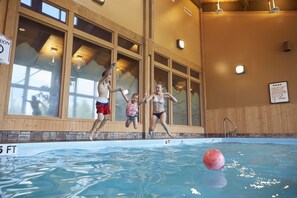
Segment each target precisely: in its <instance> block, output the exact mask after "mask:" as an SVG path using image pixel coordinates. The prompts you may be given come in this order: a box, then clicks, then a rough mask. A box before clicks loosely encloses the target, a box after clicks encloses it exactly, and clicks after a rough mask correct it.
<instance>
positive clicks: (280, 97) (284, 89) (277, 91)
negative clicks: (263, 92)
mask: <svg viewBox="0 0 297 198" xmlns="http://www.w3.org/2000/svg"><path fill="white" fill-rule="evenodd" d="M269 95H270V103H272V104H275V103H282V102H289V92H288V82H287V81H284V82H275V83H269Z"/></svg>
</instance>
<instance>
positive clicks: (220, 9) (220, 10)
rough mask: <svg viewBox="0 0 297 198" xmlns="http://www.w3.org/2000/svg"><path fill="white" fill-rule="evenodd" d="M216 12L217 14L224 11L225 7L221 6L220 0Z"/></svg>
mask: <svg viewBox="0 0 297 198" xmlns="http://www.w3.org/2000/svg"><path fill="white" fill-rule="evenodd" d="M216 13H217V14H222V13H223V9H222V8H220V0H218V4H217V10H216Z"/></svg>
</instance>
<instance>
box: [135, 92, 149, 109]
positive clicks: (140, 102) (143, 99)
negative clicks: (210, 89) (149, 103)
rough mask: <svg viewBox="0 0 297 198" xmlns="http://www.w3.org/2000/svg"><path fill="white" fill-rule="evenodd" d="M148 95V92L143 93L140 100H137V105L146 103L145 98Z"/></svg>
mask: <svg viewBox="0 0 297 198" xmlns="http://www.w3.org/2000/svg"><path fill="white" fill-rule="evenodd" d="M148 96H149V95H148V93H145V94H144V97H143V98H142V100H140V101H139V102H138V106H139V105H141V104H142V103H146V100H147V98H148Z"/></svg>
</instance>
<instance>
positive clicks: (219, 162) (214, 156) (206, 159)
mask: <svg viewBox="0 0 297 198" xmlns="http://www.w3.org/2000/svg"><path fill="white" fill-rule="evenodd" d="M203 163H204V165H205V166H206V167H207V168H208V169H211V170H220V169H222V168H224V165H225V158H224V155H223V154H222V153H221V152H220V151H219V150H216V149H212V150H208V151H206V152H205V153H204V156H203Z"/></svg>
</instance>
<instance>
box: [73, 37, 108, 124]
mask: <svg viewBox="0 0 297 198" xmlns="http://www.w3.org/2000/svg"><path fill="white" fill-rule="evenodd" d="M110 63H111V50H109V49H106V48H103V47H100V46H98V45H95V44H92V43H90V42H87V41H84V40H82V39H79V38H77V37H74V39H73V49H72V64H71V77H70V90H69V92H70V93H69V105H68V117H70V118H95V117H96V108H95V104H96V99H97V97H98V92H97V83H98V80H99V79H100V78H101V77H102V73H103V72H104V70H105V68H106V67H107V66H109V65H110Z"/></svg>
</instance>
